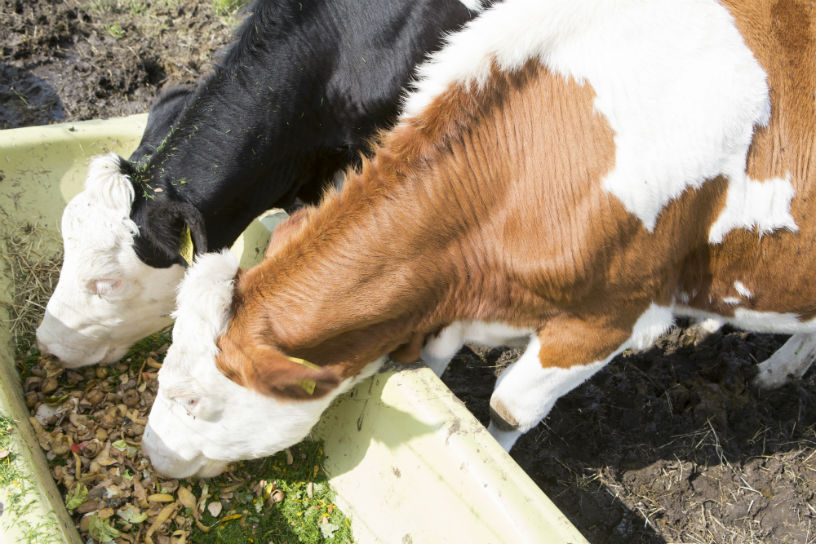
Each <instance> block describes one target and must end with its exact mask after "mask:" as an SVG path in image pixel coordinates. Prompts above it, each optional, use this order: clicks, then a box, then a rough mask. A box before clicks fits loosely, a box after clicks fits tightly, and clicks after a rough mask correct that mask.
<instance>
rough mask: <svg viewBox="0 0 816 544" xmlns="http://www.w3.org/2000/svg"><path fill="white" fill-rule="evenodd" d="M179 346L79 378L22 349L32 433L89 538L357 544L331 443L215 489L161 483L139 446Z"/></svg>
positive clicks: (206, 483)
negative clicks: (333, 469)
mask: <svg viewBox="0 0 816 544" xmlns="http://www.w3.org/2000/svg"><path fill="white" fill-rule="evenodd" d="M169 341H170V335H169V331H163V332H161V333H158V334H156V335H154V336H152V337H150V338H148V339H145V340H143V341H141V342H140V343H138V344H137V345H136V346H135V347H134V348H133V349H131V351H130V353H129V354H128V355H127V356H126V357H125V358H124V359H123V360H122V361H120V362H119V363H114V364H112V365H108V366H91V367H84V368H79V369H65V368H63V367H62V366H61V365H60V364H59V362H58V361H56V360H55V359H53V358H51V357H47V356H45V357H44V356H40V355H39V353H37V351H36V350H35V349H34V348H31V347H29V348H28V349H26V350H22V349H18V357H17V364H18V368H19V370H20V373H21V378H22V381H23V388H24V392H25V399H26V403H27V405H28V408H29V410H30V412H31V417H30V421H31V424H32V426H33V427H34V430H35V433H36V436H37V440H38V442H39V444H40V447H41V448H42V449H43V451H44V452H45V455H46V458H47V459H48V463H49V467H50V469H51V474H52V476H53V477H54V480H55V481H56V482H57V486H58V487H59V489H60V491H61V492H62V494H63V498H64V502H65V506H66V508H67V509H68V511H69V512H70V514H71V515H72V517H73V519H74V521H75V522H76V525H77V528H78V529H79V532H80V535H81V536H82V538H83V539H84V540H86V541H93V542H99V543H103V542H115V543H120V544H125V543H136V542H147V543H155V544H186V543H188V542H190V543H196V544H198V543H203V544H208V543H216V542H250V543H251V542H256V543H261V544H267V543H269V542H274V543H275V544H281V543H283V542H288V543H299V542H305V543H317V542H333V543H346V542H352V535H351V528H350V524H349V521H348V520H347V519H346V518H345V517H344V516H343V514H342V512H340V510H339V508H338V507H337V506H336V505H335V504H334V502H333V498H332V496H333V495H332V492H331V490H330V488H329V486H328V482H327V477H326V474H325V472H324V471H323V469H322V459H323V448H322V444H321V443H320V442H309V441H306V442H303V443H301V444H299V445H297V446H295V447H292V448H290V449H289V450H286V451H283V452H280V453H279V454H277V455H275V456H273V457H268V458H265V459H260V460H256V461H251V462H242V463H237V464H234V465H233V466H231V468H230V470H229V471H227V472H225V473H224V474H222V475H221V476H219V477H217V478H213V479H210V480H173V479H165V478H162V477H161V476H159V475H158V474H155V473H154V472H153V470H152V467H151V465H150V462H149V460H148V458H147V457H146V456H144V455H143V454H142V451H141V445H140V443H141V436H142V433H143V431H144V427H145V424H146V423H147V416H148V413H149V411H150V406H151V404H152V402H153V399H154V397H155V395H156V391H157V389H158V382H157V372H158V370H159V369H160V368H161V361H162V359H163V357H164V353H165V351H166V350H167V347H168V344H169ZM19 347H20V346H18V348H19Z"/></svg>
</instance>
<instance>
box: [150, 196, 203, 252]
mask: <svg viewBox="0 0 816 544" xmlns="http://www.w3.org/2000/svg"><path fill="white" fill-rule="evenodd" d="M143 210H144V213H145V228H142V229H140V232H139V235H140V236H141V237H143V238H145V239H146V240H147V241H148V243H149V245H150V246H152V247H153V248H154V249H153V251H156V250H158V251H159V252H160V253H161V254H162V255H163V258H164V259H167V260H169V261H170V262H171V263H177V264H180V265H182V266H188V265H189V264H191V263H192V260H193V257H194V256H195V255H201V254H204V253H206V252H207V249H208V248H207V232H206V227H205V224H204V218H203V217H202V216H201V212H199V211H198V210H197V209H196V208H195V206H193V205H192V204H189V203H187V202H179V201H177V200H170V199H168V198H161V199H159V198H157V199H155V200H152V201H150V202H147V203H145V204H144V206H143Z"/></svg>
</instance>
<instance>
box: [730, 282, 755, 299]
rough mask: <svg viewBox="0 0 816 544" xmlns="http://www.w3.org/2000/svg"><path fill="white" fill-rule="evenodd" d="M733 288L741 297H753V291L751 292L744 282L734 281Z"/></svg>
mask: <svg viewBox="0 0 816 544" xmlns="http://www.w3.org/2000/svg"><path fill="white" fill-rule="evenodd" d="M734 289H736V291H737V293H739V294H740V296H741V297H743V298H747V299H751V298H754V295H753V293H751V290H750V289H748V288H747V287H746V286H745V284H744V283H742V282H741V281H735V282H734Z"/></svg>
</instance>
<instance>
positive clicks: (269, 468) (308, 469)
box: [190, 441, 353, 544]
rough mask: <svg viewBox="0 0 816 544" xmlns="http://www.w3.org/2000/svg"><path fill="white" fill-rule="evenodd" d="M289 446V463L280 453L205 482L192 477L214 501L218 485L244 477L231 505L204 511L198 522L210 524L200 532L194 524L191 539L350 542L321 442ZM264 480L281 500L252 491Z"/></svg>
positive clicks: (211, 542)
mask: <svg viewBox="0 0 816 544" xmlns="http://www.w3.org/2000/svg"><path fill="white" fill-rule="evenodd" d="M290 451H291V453H292V464H291V465H289V464H287V457H286V453H285V452H281V453H278V454H277V455H274V456H272V457H267V458H265V459H260V460H257V461H251V462H244V463H240V464H239V465H238V466H236V468H235V469H233V471H232V472H230V473H228V474H226V475H223V476H220V477H218V478H215V479H213V480H209V481H207V482H198V483H193V482H190V483H191V484H192V485H193V486H195V487H194V489H196V491H197V493H196V494H197V495H200V494H201V492H202V488H201V486H202V485H207V486H208V491H209V493H211V494H212V495H213V497H212V500H218V499H219V498H220V492H219V490H220V489H224V488H226V487H228V486H231V484H233V483H234V482H236V481H244V482H245V484H244V485H243V486H242V487H240V488H238V489H237V490H235V491H234V492H233V497H232V500H231V501H230V508H229V509H228V510H227V509H225V511H224V512H222V513H221V514H220V515H219V517H218V518H214V517H212V516H211V515H210V514H209V512H207V511H206V510H205V512H204V515H203V517H202V523H203V524H204V525H206V526H209V527H211V529H210V531H209V532H208V533H204V532H202V531H201V530H200V529H198V528H194V531H193V533H192V534H191V535H190V538H191V541H192V542H196V543H200V544H216V543H222V542H248V543H260V544H266V543H268V542H270V541H272V542H275V544H281V543H284V542H287V543H290V544H293V543H308V544H313V543H315V544H316V543H320V542H327V543H347V542H352V541H353V539H352V535H351V528H350V526H349V521H348V520H347V519H346V518H345V517H344V516H343V514H342V512H340V509H339V508H338V507H337V506H336V505H335V504H334V502H333V492H332V491H331V489H330V488H329V485H328V482H327V478H326V474H325V472H324V471H323V468H322V462H323V457H324V455H323V445H322V443H321V442H315V441H305V442H302V443H301V444H298V445H297V446H294V447H292V448H290ZM262 480H265V481H266V482H269V483H271V482H275V484H276V487H277V488H278V489H280V490H281V491H283V492H284V495H285V499H284V501H283V502H281V503H278V504H275V505H274V506H272V505H270V504H269V502H268V501H266V500H265V499H264V495H263V494H261V495H260V496H259V495H258V494H257V493H256V492H255V491H254V490H252V488H253V487H256V486H257V485H258V483H259V482H261V481H262ZM310 483H311V486H312V496H311V497H309V484H310ZM324 519H325V520H326V522H325V523H324V522H323V520H324ZM219 520H222V521H219ZM223 520H229V521H223Z"/></svg>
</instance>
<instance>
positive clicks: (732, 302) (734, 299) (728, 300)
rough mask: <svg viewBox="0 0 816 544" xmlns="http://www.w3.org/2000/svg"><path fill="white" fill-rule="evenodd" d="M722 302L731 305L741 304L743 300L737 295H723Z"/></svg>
mask: <svg viewBox="0 0 816 544" xmlns="http://www.w3.org/2000/svg"><path fill="white" fill-rule="evenodd" d="M722 302H723V304H728V305H729V306H739V305H740V303H741V302H742V301H741V300H740V299H738V298H737V297H723V299H722Z"/></svg>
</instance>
